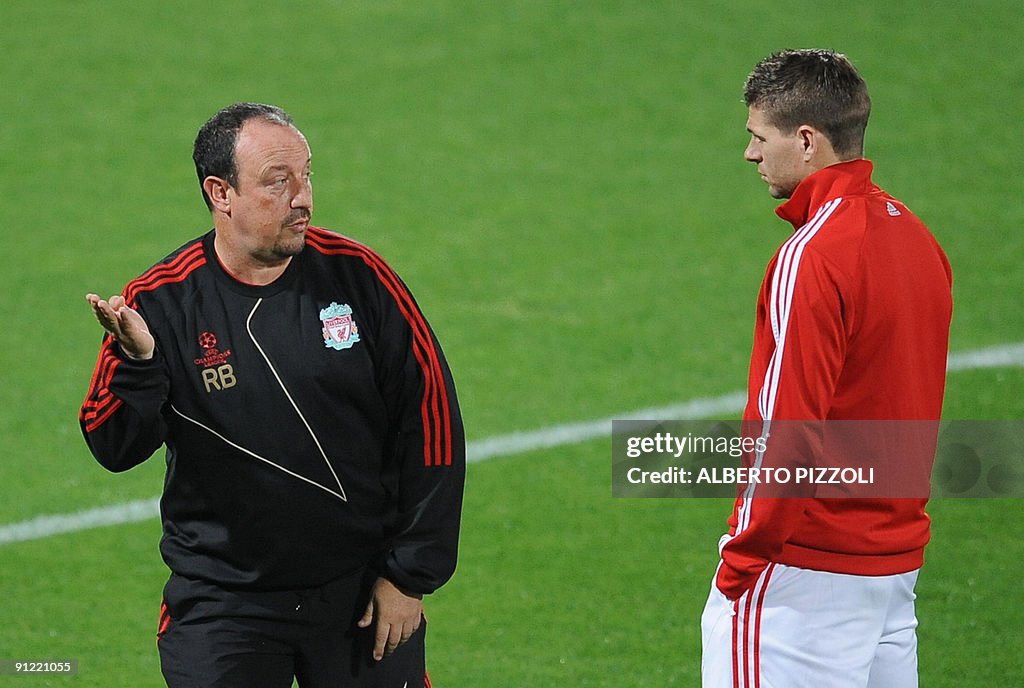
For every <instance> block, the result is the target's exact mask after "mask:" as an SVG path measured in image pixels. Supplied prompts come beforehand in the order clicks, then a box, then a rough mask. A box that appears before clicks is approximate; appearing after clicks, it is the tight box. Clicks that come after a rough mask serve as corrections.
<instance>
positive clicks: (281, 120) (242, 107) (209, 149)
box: [192, 103, 295, 210]
mask: <svg viewBox="0 0 1024 688" xmlns="http://www.w3.org/2000/svg"><path fill="white" fill-rule="evenodd" d="M251 119H262V120H265V121H267V122H271V123H273V124H280V125H282V126H287V127H294V126H295V122H293V121H292V118H291V116H290V115H289V114H288V113H287V112H285V111H284V110H282V109H281V108H279V107H277V106H276V105H264V104H262V103H235V104H234V105H229V106H227V107H226V108H224V109H223V110H221V111H220V112H218V113H217V114H215V115H214V116H213V117H211V118H210V119H209V120H207V122H206V124H204V125H203V126H202V127H200V129H199V133H198V134H197V135H196V142H195V145H193V147H192V160H193V162H195V164H196V174H197V175H198V176H199V190H200V191H202V192H203V200H204V201H206V207H207V208H209V209H210V210H213V204H212V203H211V202H210V197H209V196H208V195H207V194H206V189H204V188H203V180H204V179H206V178H207V177H210V176H214V177H220V178H221V179H224V180H226V181H227V182H228V183H229V184H231V186H235V187H237V186H238V166H237V164H236V163H235V141H236V139H237V138H238V132H239V130H240V129H241V128H242V125H243V124H245V123H246V122H248V121H249V120H251Z"/></svg>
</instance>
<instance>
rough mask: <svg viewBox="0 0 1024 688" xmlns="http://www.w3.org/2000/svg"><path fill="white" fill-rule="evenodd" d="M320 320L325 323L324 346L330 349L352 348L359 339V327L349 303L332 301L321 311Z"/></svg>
mask: <svg viewBox="0 0 1024 688" xmlns="http://www.w3.org/2000/svg"><path fill="white" fill-rule="evenodd" d="M320 322H322V323H323V335H324V346H326V347H327V348H328V349H336V350H338V351H341V350H342V349H351V348H352V346H353V345H354V344H355V343H356V342H358V341H359V328H358V327H357V326H356V321H355V320H354V319H353V318H352V307H351V306H349V305H348V304H340V305H339V304H337V303H334V302H331V305H330V306H328V307H327V308H324V309H322V310H321V311H320Z"/></svg>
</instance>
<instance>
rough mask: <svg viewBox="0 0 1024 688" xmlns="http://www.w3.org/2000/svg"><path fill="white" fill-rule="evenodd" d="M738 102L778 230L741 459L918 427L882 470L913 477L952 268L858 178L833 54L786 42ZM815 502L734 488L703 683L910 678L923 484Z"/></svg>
mask: <svg viewBox="0 0 1024 688" xmlns="http://www.w3.org/2000/svg"><path fill="white" fill-rule="evenodd" d="M744 97H745V102H746V104H747V107H748V115H749V117H748V120H747V130H748V131H749V132H750V143H749V144H748V146H747V148H746V151H745V152H744V157H745V158H746V160H747V161H749V162H752V163H754V164H756V165H757V170H758V172H759V173H760V175H761V178H762V179H763V180H764V181H765V182H766V183H767V184H768V191H769V193H770V194H771V196H772V197H774V198H779V199H788V200H787V201H786V202H785V203H784V204H782V205H781V206H779V208H778V209H777V210H776V212H777V214H778V215H779V216H780V217H781V218H782V219H784V220H786V221H787V222H789V223H790V224H792V225H793V227H794V229H795V232H794V233H793V234H792V235H791V236H790V237H789V238H788V239H787V240H786V241H785V243H783V245H782V246H781V247H780V248H779V251H778V252H777V253H776V255H775V256H774V257H773V258H772V260H771V262H770V263H769V264H768V269H767V272H766V274H765V279H764V282H763V284H762V287H761V291H760V295H759V298H758V308H757V320H756V326H755V330H754V346H753V352H752V355H751V363H750V376H749V382H748V403H747V407H746V410H745V412H744V420H745V421H746V423H747V425H748V427H749V426H755V427H758V428H760V429H761V432H762V435H761V436H762V437H764V438H765V439H766V440H767V442H766V445H767V448H766V449H765V451H763V452H759V453H757V454H755V455H753V456H751V457H748V459H749V463H750V464H751V465H752V467H756V468H769V467H774V468H778V467H780V466H783V467H784V466H785V464H786V462H787V461H791V460H792V458H793V455H794V453H795V454H796V455H799V457H800V460H801V461H809V462H811V463H813V464H815V465H819V466H821V465H828V464H829V463H830V461H832V459H833V458H835V452H833V451H831V449H832V448H833V447H835V446H836V445H835V444H834V443H833V444H830V442H829V440H828V439H823V437H826V438H827V433H823V432H822V429H823V428H827V427H836V425H837V424H838V425H840V426H842V424H844V423H854V424H856V423H861V424H862V425H863V426H864V427H865V428H877V427H882V426H884V424H885V423H889V424H890V425H891V424H892V423H894V422H898V423H899V424H902V425H901V426H900V427H904V426H914V424H915V423H917V424H918V425H917V426H915V427H920V423H921V422H924V423H925V428H926V430H925V437H924V441H923V442H919V443H918V445H917V446H918V449H919V452H918V453H919V454H920V455H921V456H925V457H927V458H926V459H925V460H918V461H915V462H913V463H911V464H908V465H905V466H902V467H901V468H900V470H902V471H904V472H905V473H906V474H907V477H909V478H910V479H912V480H913V481H915V482H917V483H918V484H921V483H923V484H924V485H927V481H928V475H929V473H930V453H929V449H934V438H935V434H934V429H937V424H929V423H928V421H937V420H938V419H939V417H940V415H941V411H942V396H943V390H944V386H945V372H946V358H947V352H948V336H949V323H950V317H951V312H952V297H951V281H952V275H951V271H950V267H949V262H948V261H947V259H946V257H945V255H944V254H943V252H942V249H941V248H940V247H939V245H938V244H937V243H936V241H935V239H934V238H933V237H932V235H931V234H930V233H929V232H928V230H927V228H926V227H925V226H924V224H923V223H922V222H921V221H920V220H919V219H918V218H917V217H915V216H914V215H913V213H911V212H910V210H908V209H907V207H906V206H905V205H904V204H903V203H901V202H900V201H898V200H896V199H895V198H893V197H892V196H890V195H888V194H887V193H885V192H884V191H882V190H881V189H880V188H878V187H877V186H875V185H874V184H873V183H872V181H871V171H872V164H871V162H869V161H868V160H866V159H864V158H863V143H864V131H865V128H866V126H867V121H868V115H869V113H870V109H871V100H870V98H869V96H868V91H867V86H866V85H865V83H864V80H863V79H862V78H861V76H860V74H859V73H858V72H857V70H856V68H855V67H854V66H853V65H852V64H851V63H850V62H849V60H848V59H847V58H846V57H845V56H843V55H840V54H837V53H834V52H831V51H825V50H787V51H783V52H780V53H777V54H775V55H772V56H770V57H768V58H766V59H765V60H763V61H762V62H760V63H759V64H758V65H757V66H756V67H755V68H754V71H753V72H752V73H751V75H750V77H749V78H748V80H747V83H746V87H745V92H744ZM787 423H789V424H790V425H787ZM773 424H774V425H773ZM880 424H881V425H880ZM794 427H799V428H800V430H799V431H796V430H792V428H794ZM858 427H860V426H858ZM929 427H932V428H933V430H931V431H930V432H929V431H928V428H929ZM790 430H792V431H790ZM871 432H873V430H870V429H864V430H861V431H860V434H859V436H860V438H861V439H862V440H864V441H865V442H867V441H869V438H868V435H870V434H871ZM853 434H854V436H855V437H856V436H858V433H856V432H855V433H853ZM855 441H856V440H855ZM783 443H785V449H783ZM929 443H930V445H929ZM847 444H848V445H849V444H850V443H849V442H847ZM860 446H862V445H860ZM848 449H849V447H848ZM854 450H856V446H854ZM840 453H841V452H840ZM890 458H891V457H890ZM837 460H838V459H837ZM820 495H821V493H820V492H817V493H812V494H806V493H801V494H800V495H795V496H794V495H792V494H788V495H787V494H781V493H778V492H768V490H767V487H766V486H765V485H758V484H751V485H748V486H746V488H745V489H744V490H743V491H741V493H740V496H739V497H738V499H737V500H736V504H735V508H734V510H733V513H732V516H731V517H730V519H729V526H730V527H729V533H728V534H727V535H725V536H723V538H722V540H721V542H720V545H719V549H720V551H721V556H722V560H721V563H720V564H719V567H718V570H717V572H716V575H715V580H714V584H713V585H712V590H711V595H710V596H709V598H708V602H707V605H706V607H705V610H704V614H703V617H702V619H701V626H702V637H703V657H702V675H703V682H704V686H706V687H712V686H713V687H719V686H721V687H728V688H732V687H742V688H746V687H748V686H749V687H750V688H754V687H755V686H757V687H759V688H771V687H772V686H775V687H778V686H786V688H795V687H801V686H808V687H810V686H814V687H816V688H818V687H820V686H829V687H830V688H846V687H849V688H854V687H857V688H864V687H871V688H882V687H883V686H885V687H893V686H898V687H900V688H907V687H912V686H917V638H916V631H915V628H916V626H917V619H916V616H915V612H914V585H915V583H916V580H917V574H918V570H919V569H920V567H921V565H922V563H923V551H924V546H925V544H926V543H927V542H928V538H929V519H928V516H927V515H926V514H925V511H924V507H925V502H926V498H927V489H926V488H925V489H924V490H922V491H921V492H920V493H919V494H915V495H912V497H911V498H895V496H894V494H893V493H891V492H889V493H886V492H884V491H883V490H881V489H879V490H875V491H874V492H873V493H870V494H866V495H861V496H860V497H859V498H851V497H847V498H835V499H822V498H820ZM901 496H903V495H901Z"/></svg>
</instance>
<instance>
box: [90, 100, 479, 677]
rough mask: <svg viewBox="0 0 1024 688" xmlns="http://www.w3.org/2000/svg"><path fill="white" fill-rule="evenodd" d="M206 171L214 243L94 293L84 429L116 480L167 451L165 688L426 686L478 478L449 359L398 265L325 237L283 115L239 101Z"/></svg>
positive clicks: (205, 147) (197, 153)
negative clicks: (466, 492) (434, 613)
mask: <svg viewBox="0 0 1024 688" xmlns="http://www.w3.org/2000/svg"><path fill="white" fill-rule="evenodd" d="M193 157H194V160H195V163H196V172H197V174H198V177H199V182H200V185H201V187H202V192H203V197H204V199H205V201H206V203H207V206H208V207H209V208H210V210H211V212H212V214H213V222H214V229H213V230H212V231H211V232H209V233H207V234H206V235H204V236H202V237H199V238H197V239H194V240H193V241H190V242H188V243H187V244H185V245H184V246H182V247H181V248H179V249H178V250H176V251H174V252H173V253H172V254H170V255H169V256H168V257H167V258H165V259H164V260H162V261H160V262H159V263H157V264H156V265H155V266H154V267H152V268H150V269H149V270H147V271H146V272H145V273H143V274H142V275H141V276H140V277H138V278H137V279H135V280H133V281H132V282H130V283H129V284H128V285H127V287H126V288H125V290H124V292H123V294H120V295H116V296H113V297H111V298H110V299H107V300H105V299H101V298H100V297H99V296H97V295H96V294H89V295H88V296H87V299H88V301H89V303H90V304H91V306H92V310H93V313H94V315H95V316H96V318H97V320H98V321H99V323H100V324H101V325H102V326H103V327H104V329H105V330H106V335H105V336H104V340H103V344H102V347H101V350H100V356H99V361H98V363H97V366H96V371H95V373H94V375H93V379H92V383H91V386H90V389H89V394H88V397H87V398H86V400H85V403H84V404H83V406H82V410H81V415H80V421H81V425H82V429H83V433H84V435H85V438H86V442H87V443H88V445H89V447H90V449H91V450H92V452H93V454H94V455H95V456H96V458H97V460H98V461H99V462H100V463H101V464H102V465H103V466H105V467H106V468H108V469H110V470H111V471H122V470H127V469H129V468H131V467H132V466H135V465H137V464H139V463H141V462H142V461H145V460H146V459H147V458H149V456H150V455H151V454H153V452H154V451H156V449H157V448H158V447H159V446H160V445H161V444H166V446H167V478H166V481H165V485H164V494H163V498H162V500H161V513H162V518H163V530H164V534H163V538H162V540H161V545H160V549H161V553H162V555H163V558H164V560H165V561H166V562H167V565H168V566H169V567H170V569H171V577H170V580H169V581H168V583H167V586H166V587H165V590H164V604H163V607H162V609H161V618H160V626H159V630H158V637H159V641H158V645H159V649H160V657H161V666H162V670H163V673H164V677H165V679H166V680H167V682H168V685H170V686H186V685H187V686H195V685H200V686H266V687H268V688H270V687H272V686H282V687H287V686H290V685H291V682H292V679H293V677H297V678H298V679H299V683H300V685H302V686H304V687H305V686H327V685H330V686H336V685H346V686H349V685H351V686H371V685H372V686H376V685H385V684H386V685H389V686H390V685H395V686H401V685H402V684H403V682H406V684H407V685H408V686H410V687H411V686H422V685H424V682H425V680H426V679H425V669H424V659H423V637H424V633H425V624H423V622H422V618H423V617H422V602H421V600H422V596H423V595H424V594H428V593H430V592H433V591H434V590H435V589H437V588H438V587H440V586H441V585H443V584H444V583H445V582H446V581H447V580H448V578H449V577H450V576H451V575H452V573H453V572H454V569H455V561H456V551H457V545H458V533H459V520H460V513H461V505H462V490H463V481H464V472H465V440H464V436H463V430H462V422H461V417H460V414H459V408H458V403H457V400H456V394H455V387H454V383H453V381H452V377H451V373H450V371H449V370H448V366H447V364H446V362H445V359H444V356H443V354H442V352H441V348H440V346H439V345H438V343H437V340H436V339H435V337H434V334H433V332H432V331H431V329H430V327H429V325H428V324H427V322H426V320H425V319H424V317H423V314H422V312H421V311H420V309H419V307H418V306H417V304H416V302H415V300H414V299H413V297H412V295H411V294H410V293H409V291H408V289H407V288H406V286H405V284H404V283H403V282H402V281H401V279H400V278H399V277H398V276H397V275H396V274H395V273H394V272H393V271H392V270H391V268H390V267H389V266H388V265H387V264H386V263H385V262H384V261H383V260H382V259H381V258H380V256H378V255H377V254H376V253H374V252H373V251H372V250H371V249H369V248H367V247H366V246H364V245H362V244H360V243H358V242H356V241H353V240H351V239H348V238H346V237H343V236H341V235H338V234H334V233H332V232H329V231H326V230H324V229H320V228H317V227H313V226H311V225H310V224H309V221H310V217H311V214H312V210H313V198H312V186H311V184H310V151H309V146H308V144H307V143H306V139H305V137H304V136H303V135H302V133H301V132H300V131H299V130H298V129H297V128H296V127H295V125H294V123H293V122H292V120H291V118H290V117H289V116H288V115H287V114H286V113H285V112H283V111H282V110H281V109H279V108H276V107H273V106H268V105H259V104H253V103H239V104H236V105H232V106H230V107H227V108H225V109H224V110H222V111H220V112H219V113H217V114H216V115H215V116H214V117H213V118H211V119H210V120H209V121H208V122H207V123H206V124H205V125H204V126H203V127H202V129H200V131H199V134H198V136H197V138H196V142H195V149H194V154H193ZM428 683H429V682H428Z"/></svg>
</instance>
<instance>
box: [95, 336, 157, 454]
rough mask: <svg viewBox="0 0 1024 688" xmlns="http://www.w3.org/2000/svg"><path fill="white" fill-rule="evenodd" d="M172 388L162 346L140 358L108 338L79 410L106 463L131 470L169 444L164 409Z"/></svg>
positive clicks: (104, 341)
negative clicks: (144, 359) (162, 354)
mask: <svg viewBox="0 0 1024 688" xmlns="http://www.w3.org/2000/svg"><path fill="white" fill-rule="evenodd" d="M170 387H171V383H170V377H169V376H168V374H167V370H166V369H165V367H164V364H163V359H162V356H161V355H160V349H159V348H157V350H156V353H155V355H154V356H153V358H152V359H150V360H148V361H134V360H131V359H129V358H127V357H125V356H124V355H123V354H122V353H121V351H120V347H118V345H117V342H115V341H114V340H113V338H112V337H110V335H106V336H105V337H104V339H103V346H102V347H101V348H100V355H99V360H98V361H97V362H96V370H95V372H94V373H93V378H92V383H91V384H90V386H89V394H88V396H87V397H86V399H85V402H84V403H83V404H82V409H81V411H80V413H79V424H80V425H81V427H82V434H83V435H84V436H85V441H86V444H88V445H89V449H90V451H92V454H93V456H95V457H96V460H97V461H99V463H100V464H101V465H102V466H103V467H104V468H106V469H107V470H110V471H113V472H120V471H126V470H128V469H129V468H132V467H134V466H137V465H138V464H140V463H142V462H143V461H145V460H146V459H148V458H149V457H150V456H152V455H153V452H155V451H156V450H157V449H158V448H159V447H160V445H161V444H163V442H164V439H165V437H166V436H167V425H166V423H165V422H164V419H163V416H162V414H161V409H162V408H163V405H164V403H165V402H166V401H167V396H168V393H169V391H170Z"/></svg>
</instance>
